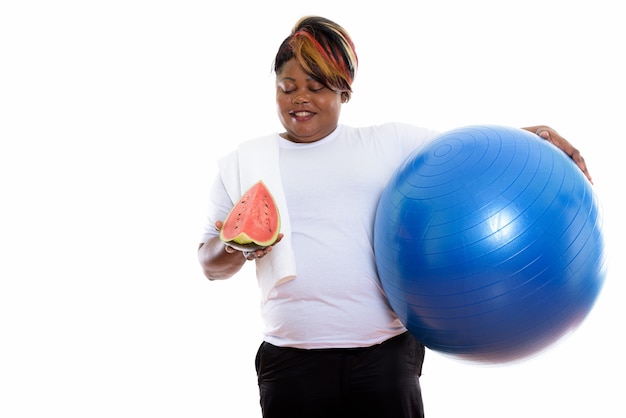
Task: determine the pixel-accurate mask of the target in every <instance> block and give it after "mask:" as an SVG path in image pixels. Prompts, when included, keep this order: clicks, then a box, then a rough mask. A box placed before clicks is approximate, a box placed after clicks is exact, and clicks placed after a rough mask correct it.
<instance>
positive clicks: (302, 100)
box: [274, 17, 358, 142]
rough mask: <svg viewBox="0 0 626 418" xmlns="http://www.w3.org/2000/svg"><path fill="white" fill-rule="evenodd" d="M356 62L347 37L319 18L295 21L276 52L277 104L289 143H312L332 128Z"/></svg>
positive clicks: (347, 93)
mask: <svg viewBox="0 0 626 418" xmlns="http://www.w3.org/2000/svg"><path fill="white" fill-rule="evenodd" d="M357 66H358V58H357V55H356V52H355V50H354V44H353V43H352V40H351V39H350V37H349V35H348V33H347V32H346V31H345V30H344V29H343V28H342V27H341V26H339V25H337V24H336V23H334V22H332V21H330V20H328V19H324V18H321V17H305V18H303V19H301V20H300V21H299V22H298V23H296V25H295V27H294V29H293V31H292V34H291V35H290V36H289V37H287V38H286V39H285V40H284V41H283V43H282V44H281V46H280V48H279V49H278V53H277V54H276V59H275V61H274V71H275V72H276V103H277V105H278V111H279V118H280V121H281V123H282V124H283V126H284V127H285V129H286V132H285V133H283V134H282V136H283V137H284V138H285V139H288V140H290V141H293V142H314V141H317V140H319V139H321V138H324V137H325V136H327V135H329V134H330V133H331V132H333V131H334V130H335V129H336V128H337V124H338V122H339V114H340V110H341V104H342V103H345V102H347V101H348V100H349V99H350V95H351V93H352V81H353V80H354V76H355V74H356V70H357Z"/></svg>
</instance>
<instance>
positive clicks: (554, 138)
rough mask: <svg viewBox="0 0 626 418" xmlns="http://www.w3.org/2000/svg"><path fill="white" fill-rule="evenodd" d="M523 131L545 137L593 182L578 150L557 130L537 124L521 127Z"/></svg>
mask: <svg viewBox="0 0 626 418" xmlns="http://www.w3.org/2000/svg"><path fill="white" fill-rule="evenodd" d="M522 129H524V130H525V131H528V132H532V133H534V134H537V135H539V136H540V137H541V138H543V139H545V140H546V141H548V142H551V143H552V144H554V145H555V146H556V147H557V148H559V149H560V150H561V151H563V152H564V153H565V154H567V155H569V157H570V158H571V159H572V160H573V161H574V162H575V163H576V165H577V166H578V168H580V170H581V171H582V172H583V174H584V175H585V176H586V177H587V179H588V180H589V182H590V183H593V180H592V179H591V175H590V174H589V171H588V170H587V164H586V163H585V159H584V158H583V157H582V155H580V151H578V149H576V147H574V146H573V145H572V144H570V142H569V141H568V140H567V139H565V138H563V137H562V136H561V135H559V133H558V132H557V131H555V130H554V129H552V128H550V127H549V126H545V125H539V126H529V127H527V128H522Z"/></svg>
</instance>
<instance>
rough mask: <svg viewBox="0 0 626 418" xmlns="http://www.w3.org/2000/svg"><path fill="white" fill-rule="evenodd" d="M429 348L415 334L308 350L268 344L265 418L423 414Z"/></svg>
mask: <svg viewBox="0 0 626 418" xmlns="http://www.w3.org/2000/svg"><path fill="white" fill-rule="evenodd" d="M423 361H424V346H423V345H422V344H421V343H419V342H418V341H416V340H415V339H414V338H413V337H412V336H411V335H410V334H409V333H404V334H402V335H399V336H397V337H394V338H391V339H389V340H388V341H386V342H384V343H382V344H379V345H375V346H372V347H366V348H347V349H343V348H342V349H320V350H303V349H297V348H284V347H276V346H274V345H272V344H269V343H266V342H264V343H262V344H261V346H260V347H259V351H258V353H257V357H256V369H257V375H258V380H259V392H260V395H261V409H262V410H263V417H264V418H331V417H341V418H349V417H358V418H368V417H371V418H421V417H423V416H424V412H423V406H422V395H421V391H420V386H419V376H420V374H421V370H422V363H423Z"/></svg>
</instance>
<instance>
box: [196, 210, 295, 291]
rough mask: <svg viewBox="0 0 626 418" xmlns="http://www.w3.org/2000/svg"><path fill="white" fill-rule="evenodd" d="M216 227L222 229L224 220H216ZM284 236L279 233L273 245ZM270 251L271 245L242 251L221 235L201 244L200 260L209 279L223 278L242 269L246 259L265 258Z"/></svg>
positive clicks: (199, 249)
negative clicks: (222, 238)
mask: <svg viewBox="0 0 626 418" xmlns="http://www.w3.org/2000/svg"><path fill="white" fill-rule="evenodd" d="M215 228H216V229H217V230H220V229H221V228H222V222H220V221H218V222H216V223H215ZM282 238H283V234H279V235H278V239H277V240H276V242H274V244H272V245H275V244H277V243H278V242H280V240H281V239H282ZM270 251H272V247H271V246H270V247H264V248H261V249H258V250H256V251H249V252H247V251H246V252H242V251H239V250H237V249H235V248H233V247H231V246H229V245H226V244H225V243H224V242H223V241H222V240H221V239H220V238H219V237H213V238H210V239H209V240H208V241H207V242H205V243H202V244H200V247H199V248H198V261H199V262H200V265H201V266H202V271H203V272H204V275H205V276H206V278H207V279H209V280H223V279H228V278H230V277H232V276H233V275H234V274H235V273H237V272H238V271H239V270H241V267H243V265H244V263H245V262H246V260H254V259H256V258H263V257H265V255H267V253H269V252H270Z"/></svg>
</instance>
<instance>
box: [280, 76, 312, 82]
mask: <svg viewBox="0 0 626 418" xmlns="http://www.w3.org/2000/svg"><path fill="white" fill-rule="evenodd" d="M285 80H288V81H293V82H294V83H295V82H296V79H295V78H293V77H283V78H281V79H280V80H278V81H285ZM306 81H307V82H309V81H317V80H316V79H314V78H313V77H311V76H309V77H307V79H306Z"/></svg>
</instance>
